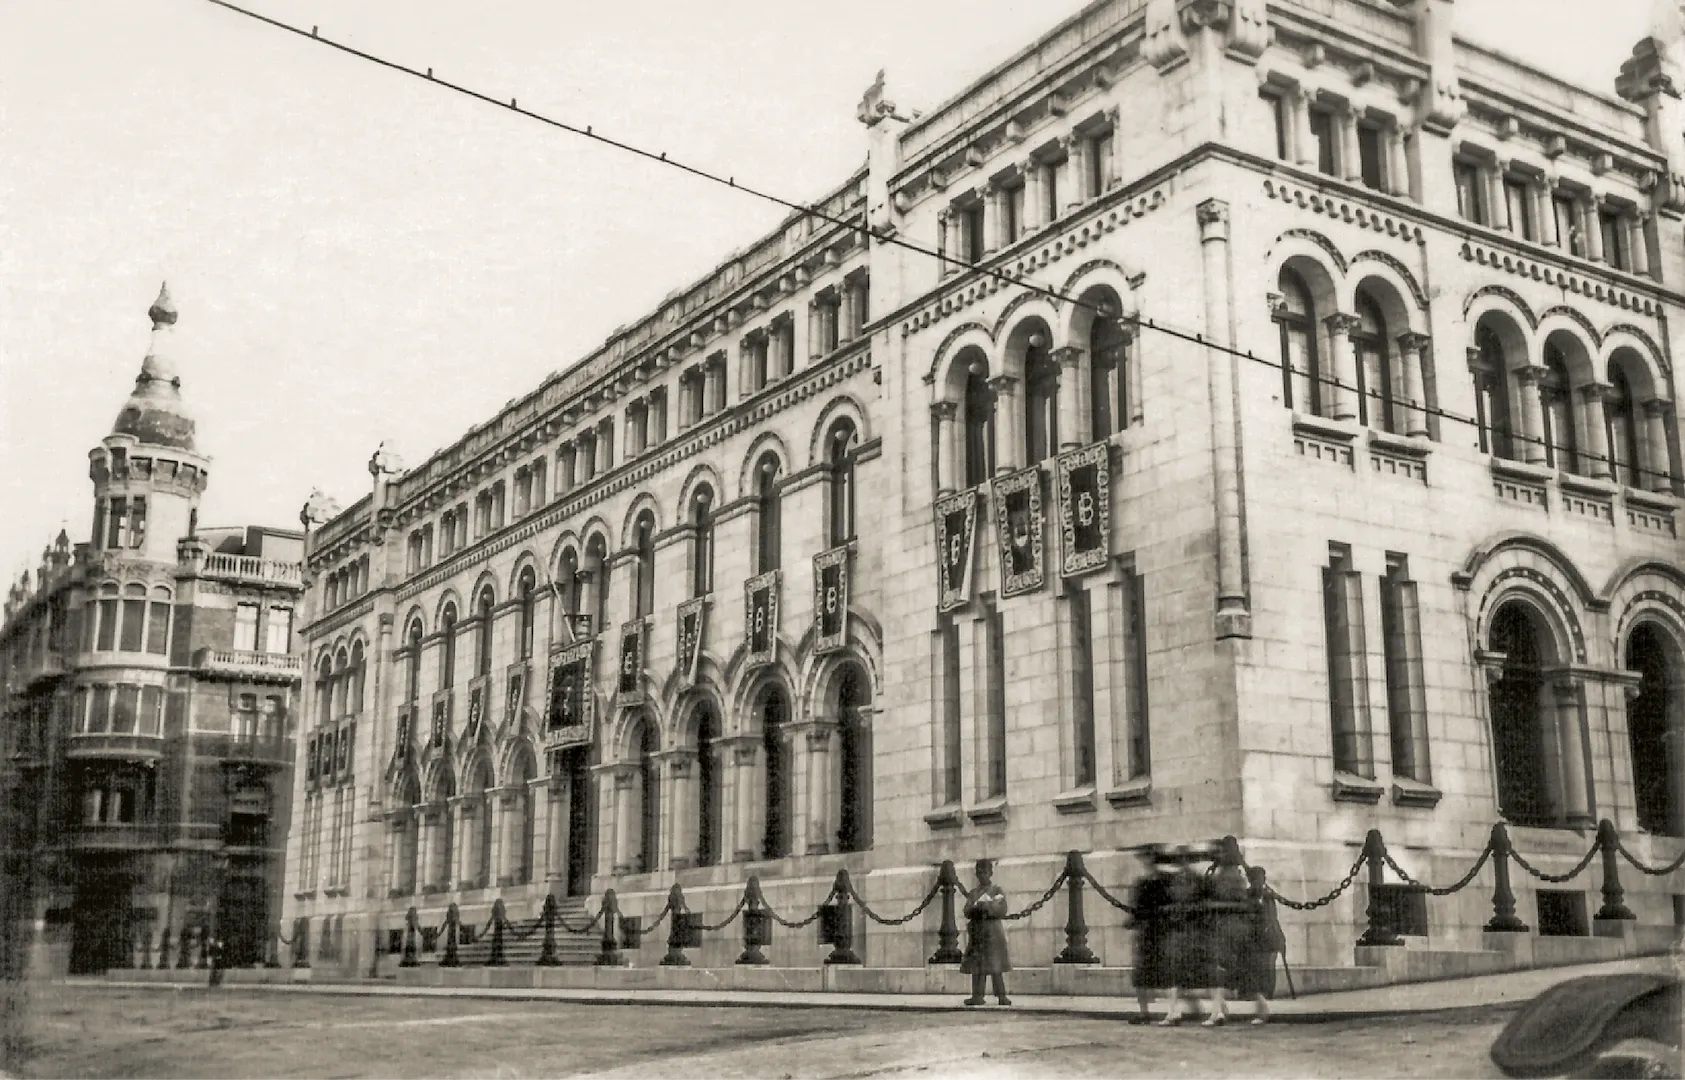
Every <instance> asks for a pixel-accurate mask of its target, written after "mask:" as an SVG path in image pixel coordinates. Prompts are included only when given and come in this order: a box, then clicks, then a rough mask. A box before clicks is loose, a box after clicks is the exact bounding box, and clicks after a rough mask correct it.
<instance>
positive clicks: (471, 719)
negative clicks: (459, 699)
mask: <svg viewBox="0 0 1685 1080" xmlns="http://www.w3.org/2000/svg"><path fill="white" fill-rule="evenodd" d="M487 689H488V683H487V682H486V680H485V679H476V680H475V681H474V682H473V683H471V684H469V687H468V722H467V723H466V724H464V725H463V726H462V735H463V738H464V739H466V740H467V741H468V742H473V741H474V736H475V735H476V734H477V733H478V732H479V730H480V718H481V717H482V716H484V715H485V711H486V690H487Z"/></svg>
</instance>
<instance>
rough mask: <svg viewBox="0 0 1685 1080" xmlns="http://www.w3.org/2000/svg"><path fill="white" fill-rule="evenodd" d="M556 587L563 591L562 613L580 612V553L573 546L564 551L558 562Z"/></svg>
mask: <svg viewBox="0 0 1685 1080" xmlns="http://www.w3.org/2000/svg"><path fill="white" fill-rule="evenodd" d="M556 587H557V588H558V589H559V590H560V592H561V597H560V599H561V605H562V614H564V615H578V614H579V555H578V553H577V552H575V551H574V550H573V549H572V548H568V549H567V550H566V551H563V552H562V557H561V559H560V560H558V561H557V563H556Z"/></svg>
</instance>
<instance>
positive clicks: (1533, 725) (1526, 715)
mask: <svg viewBox="0 0 1685 1080" xmlns="http://www.w3.org/2000/svg"><path fill="white" fill-rule="evenodd" d="M1545 633H1546V631H1544V629H1543V628H1541V627H1540V626H1539V625H1538V617H1537V616H1536V615H1535V614H1533V612H1532V609H1531V608H1530V607H1529V606H1528V605H1527V604H1526V603H1523V602H1521V601H1516V600H1512V601H1510V602H1508V603H1506V604H1504V605H1503V606H1502V607H1500V608H1499V609H1498V611H1497V613H1496V614H1495V615H1494V616H1493V617H1492V631H1491V641H1492V649H1493V651H1495V652H1499V653H1502V654H1503V655H1504V662H1503V665H1504V666H1503V671H1502V673H1501V675H1500V677H1499V678H1498V679H1497V680H1496V681H1494V682H1493V683H1492V684H1491V700H1492V744H1493V746H1492V748H1493V757H1494V758H1495V760H1496V765H1497V771H1498V812H1499V813H1500V814H1502V815H1503V816H1504V818H1506V819H1507V820H1509V821H1511V822H1514V823H1515V824H1517V825H1555V824H1557V823H1558V822H1559V820H1560V817H1561V800H1560V797H1559V793H1560V782H1559V780H1558V778H1557V777H1556V776H1555V775H1554V773H1555V770H1553V769H1552V767H1551V766H1552V762H1553V759H1554V757H1555V754H1554V750H1553V748H1552V747H1550V746H1549V745H1547V741H1546V735H1545V732H1546V731H1548V730H1550V727H1547V726H1546V725H1545V724H1544V723H1543V722H1542V721H1543V719H1544V717H1543V714H1542V713H1541V711H1540V710H1541V709H1543V708H1544V707H1545V704H1546V703H1545V700H1544V686H1545V684H1544V674H1543V671H1542V666H1543V664H1544V661H1545V653H1544V644H1543V639H1544V636H1545ZM1551 726H1552V727H1553V726H1554V724H1553V725H1551Z"/></svg>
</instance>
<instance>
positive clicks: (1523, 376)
mask: <svg viewBox="0 0 1685 1080" xmlns="http://www.w3.org/2000/svg"><path fill="white" fill-rule="evenodd" d="M1514 373H1515V379H1516V381H1517V382H1519V383H1520V384H1521V385H1522V386H1529V385H1537V384H1538V383H1540V382H1542V381H1544V378H1545V376H1546V375H1549V374H1550V368H1547V367H1545V366H1544V365H1543V364H1527V365H1525V366H1523V367H1518V368H1515V369H1514Z"/></svg>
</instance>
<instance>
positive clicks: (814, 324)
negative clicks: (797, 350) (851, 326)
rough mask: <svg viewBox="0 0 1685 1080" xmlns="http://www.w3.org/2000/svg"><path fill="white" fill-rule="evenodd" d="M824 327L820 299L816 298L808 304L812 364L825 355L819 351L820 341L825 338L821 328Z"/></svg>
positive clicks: (808, 355)
mask: <svg viewBox="0 0 1685 1080" xmlns="http://www.w3.org/2000/svg"><path fill="white" fill-rule="evenodd" d="M823 325H824V316H823V315H822V314H821V312H820V310H819V299H818V298H817V297H815V298H814V299H812V300H809V301H808V302H807V358H808V361H809V362H810V363H811V362H812V361H814V360H817V359H819V358H820V357H821V356H823V355H824V354H823V353H821V352H820V351H819V349H820V346H819V341H820V338H821V337H823V334H822V333H821V332H820V328H821V327H822V326H823Z"/></svg>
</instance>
